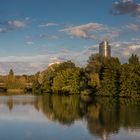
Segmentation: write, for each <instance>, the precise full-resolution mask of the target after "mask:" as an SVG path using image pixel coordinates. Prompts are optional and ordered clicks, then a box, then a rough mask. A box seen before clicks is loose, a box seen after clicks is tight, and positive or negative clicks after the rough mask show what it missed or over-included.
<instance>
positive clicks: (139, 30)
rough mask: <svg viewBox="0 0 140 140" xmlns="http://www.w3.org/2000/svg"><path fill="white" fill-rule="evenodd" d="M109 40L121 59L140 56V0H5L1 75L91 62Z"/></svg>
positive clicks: (0, 20) (0, 2)
mask: <svg viewBox="0 0 140 140" xmlns="http://www.w3.org/2000/svg"><path fill="white" fill-rule="evenodd" d="M104 40H107V41H109V43H110V44H111V46H112V56H114V57H119V58H120V60H121V62H126V60H127V58H128V57H130V55H131V54H132V53H136V54H137V55H138V56H140V0H0V74H6V73H8V72H9V69H11V68H12V69H13V70H14V71H15V73H16V74H34V73H36V72H38V71H42V70H44V69H46V68H47V67H48V65H49V64H50V63H53V62H56V61H66V60H72V61H73V62H75V63H76V64H77V65H78V66H85V65H86V63H87V60H88V57H89V56H90V55H91V54H96V53H98V46H99V43H100V42H101V41H104Z"/></svg>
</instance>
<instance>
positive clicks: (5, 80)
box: [0, 69, 34, 89]
mask: <svg viewBox="0 0 140 140" xmlns="http://www.w3.org/2000/svg"><path fill="white" fill-rule="evenodd" d="M33 79H34V76H28V75H21V76H18V75H15V74H14V71H13V70H12V69H10V71H9V73H8V75H5V76H0V83H2V84H4V85H5V87H6V89H25V87H26V84H27V83H31V82H32V81H33Z"/></svg>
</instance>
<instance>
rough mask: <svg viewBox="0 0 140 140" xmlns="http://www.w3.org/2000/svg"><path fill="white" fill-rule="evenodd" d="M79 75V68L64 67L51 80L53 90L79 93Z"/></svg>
mask: <svg viewBox="0 0 140 140" xmlns="http://www.w3.org/2000/svg"><path fill="white" fill-rule="evenodd" d="M80 77H81V75H80V68H72V69H66V70H63V71H61V72H59V73H57V75H56V77H55V78H54V80H53V86H52V89H53V92H55V93H70V94H79V93H80V82H81V80H80Z"/></svg>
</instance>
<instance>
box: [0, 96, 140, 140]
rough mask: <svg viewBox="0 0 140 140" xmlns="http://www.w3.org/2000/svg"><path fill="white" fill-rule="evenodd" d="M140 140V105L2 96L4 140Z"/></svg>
mask: <svg viewBox="0 0 140 140" xmlns="http://www.w3.org/2000/svg"><path fill="white" fill-rule="evenodd" d="M102 139H103V140H106V139H107V140H140V101H139V100H132V99H120V100H115V99H111V98H100V99H97V98H96V99H94V100H93V99H92V100H91V99H89V98H80V97H77V96H70V97H62V96H56V95H55V96H50V95H47V96H39V97H37V96H29V95H28V96H0V140H102Z"/></svg>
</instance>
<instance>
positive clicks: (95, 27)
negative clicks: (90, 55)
mask: <svg viewBox="0 0 140 140" xmlns="http://www.w3.org/2000/svg"><path fill="white" fill-rule="evenodd" d="M105 29H106V27H105V26H104V25H103V24H99V23H88V24H84V25H80V26H73V27H69V28H65V29H62V30H60V32H66V33H67V34H69V35H71V36H74V37H79V38H84V39H96V37H95V35H94V34H93V32H96V31H101V30H105Z"/></svg>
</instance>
